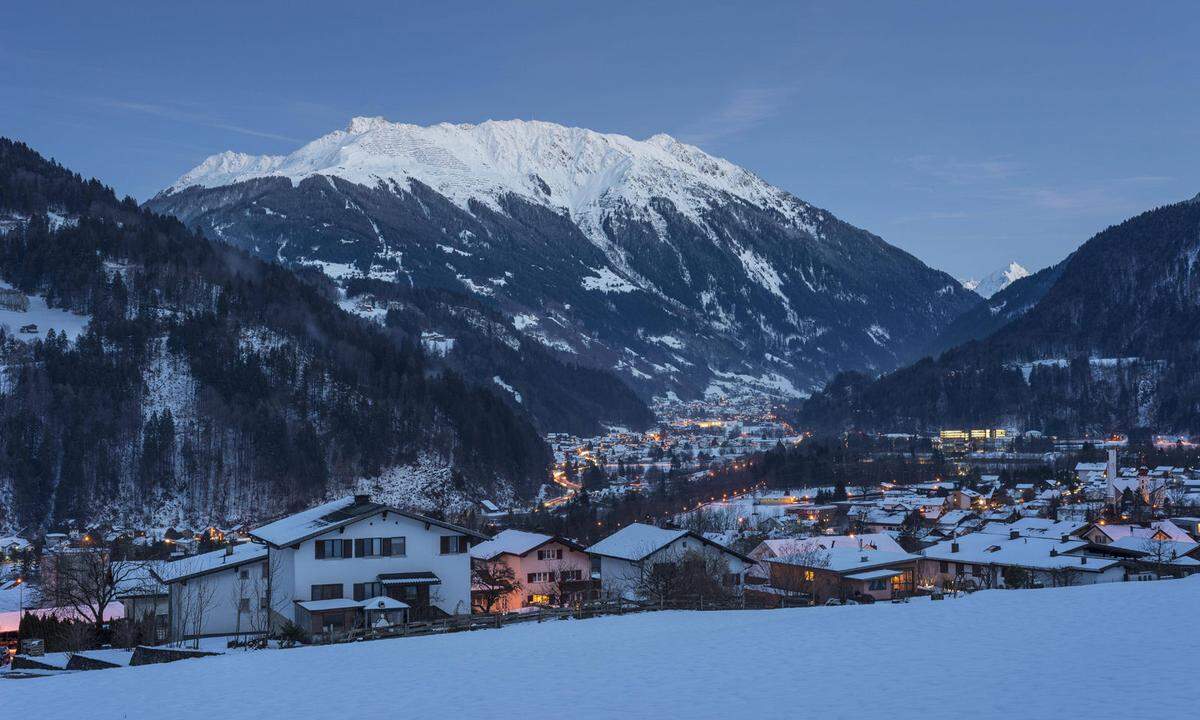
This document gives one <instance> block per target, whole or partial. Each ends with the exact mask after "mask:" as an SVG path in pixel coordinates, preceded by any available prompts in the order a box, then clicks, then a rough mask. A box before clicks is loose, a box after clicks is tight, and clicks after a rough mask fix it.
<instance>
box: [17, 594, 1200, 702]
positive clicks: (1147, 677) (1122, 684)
mask: <svg viewBox="0 0 1200 720" xmlns="http://www.w3.org/2000/svg"><path fill="white" fill-rule="evenodd" d="M1197 608H1200V579H1190V580H1177V581H1166V582H1156V583H1122V584H1111V585H1095V586H1090V587H1077V588H1065V589H1057V590H1033V591H991V592H984V593H979V594H977V595H975V596H972V597H969V598H966V599H962V600H953V601H944V602H940V603H933V602H928V601H925V602H913V603H912V604H909V605H877V606H860V607H845V608H815V609H793V610H775V611H744V612H723V613H685V612H672V613H649V614H644V615H637V616H626V617H609V618H602V619H594V620H582V621H560V622H554V623H547V624H542V625H536V624H529V625H524V626H515V627H509V628H505V629H503V630H486V631H478V632H474V633H464V634H457V635H447V636H440V637H421V638H408V639H395V640H383V641H377V642H371V643H362V644H358V645H340V646H333V647H320V648H304V649H298V650H286V651H265V652H256V653H249V654H242V653H237V654H234V655H230V656H225V657H218V658H207V659H201V660H190V661H184V662H180V663H176V664H173V665H159V666H148V667H140V668H124V669H119V670H104V671H96V672H88V673H79V674H75V675H69V676H61V677H55V678H47V679H38V680H23V681H9V682H4V683H3V685H2V686H0V696H2V697H3V698H4V705H5V707H6V709H7V710H8V711H9V712H10V713H11V714H10V715H9V717H34V716H36V717H80V716H86V717H89V718H99V719H107V718H125V717H128V718H141V717H170V718H172V719H173V720H186V719H189V718H204V719H205V720H210V719H211V718H258V719H259V720H269V719H271V718H287V719H288V720H296V719H298V718H310V717H311V718H317V717H322V718H328V717H354V718H384V717H389V718H390V717H401V716H404V717H430V718H438V719H439V720H441V719H453V718H463V719H464V720H465V719H467V718H477V717H491V716H511V715H525V714H528V713H529V712H530V708H533V707H537V708H539V710H538V711H536V712H535V716H536V715H542V714H545V713H546V712H549V713H551V714H552V715H553V716H555V717H562V718H572V719H573V718H578V719H590V718H612V717H624V718H689V719H696V718H738V717H747V718H785V717H787V718H795V717H835V718H838V717H864V716H867V715H876V714H880V713H884V714H886V715H887V716H888V717H893V718H907V717H919V718H951V717H953V718H959V717H971V718H1006V719H1010V718H1017V717H1020V718H1089V720H1099V719H1102V718H1117V717H1120V718H1130V717H1147V716H1154V717H1172V716H1173V717H1189V716H1192V715H1193V714H1194V713H1195V710H1196V708H1197V707H1200V705H1198V704H1200V680H1198V679H1197V675H1196V673H1195V666H1194V663H1191V662H1188V661H1187V660H1185V659H1184V656H1185V655H1186V651H1187V649H1188V648H1195V647H1196V646H1197V644H1198V643H1200V624H1197V623H1196V622H1195V620H1194V613H1195V611H1196V609H1197ZM1181 651H1182V652H1183V654H1182V655H1181ZM1121 688H1125V689H1126V690H1122V689H1121Z"/></svg>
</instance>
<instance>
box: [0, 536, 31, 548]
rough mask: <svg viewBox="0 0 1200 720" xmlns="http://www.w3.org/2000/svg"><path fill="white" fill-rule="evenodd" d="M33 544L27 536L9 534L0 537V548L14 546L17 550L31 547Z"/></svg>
mask: <svg viewBox="0 0 1200 720" xmlns="http://www.w3.org/2000/svg"><path fill="white" fill-rule="evenodd" d="M31 544H32V543H30V542H29V541H28V540H26V539H25V538H23V537H18V536H16V535H9V536H8V537H0V549H5V550H7V549H9V548H13V549H15V550H24V549H25V548H27V547H29V546H30V545H31Z"/></svg>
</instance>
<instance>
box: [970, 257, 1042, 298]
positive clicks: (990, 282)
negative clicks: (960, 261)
mask: <svg viewBox="0 0 1200 720" xmlns="http://www.w3.org/2000/svg"><path fill="white" fill-rule="evenodd" d="M1029 274H1030V273H1029V271H1028V270H1026V269H1025V268H1023V267H1021V266H1020V265H1019V264H1017V263H1016V262H1010V263H1009V264H1008V266H1007V267H1005V268H1002V269H1000V270H997V271H995V272H993V273H990V274H988V275H985V276H984V277H983V279H982V280H975V279H973V278H972V279H970V280H963V281H962V286H963V287H964V288H966V289H967V290H971V291H974V292H975V293H976V294H977V295H979V296H980V297H983V298H990V297H992V296H993V295H995V294H996V293H998V292H1000V291H1001V290H1003V289H1004V288H1006V287H1008V286H1009V285H1012V284H1013V283H1014V282H1016V281H1017V280H1020V279H1021V278H1023V277H1029Z"/></svg>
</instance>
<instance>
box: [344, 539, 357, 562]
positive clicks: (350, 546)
mask: <svg viewBox="0 0 1200 720" xmlns="http://www.w3.org/2000/svg"><path fill="white" fill-rule="evenodd" d="M353 552H354V542H353V541H351V540H343V541H342V557H344V558H348V557H354V555H353V554H352V553H353Z"/></svg>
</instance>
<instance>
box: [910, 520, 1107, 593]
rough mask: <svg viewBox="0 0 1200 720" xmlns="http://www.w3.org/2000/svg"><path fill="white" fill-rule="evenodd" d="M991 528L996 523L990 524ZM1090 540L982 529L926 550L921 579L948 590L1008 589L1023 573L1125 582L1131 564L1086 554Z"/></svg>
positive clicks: (1049, 582) (1049, 580)
mask: <svg viewBox="0 0 1200 720" xmlns="http://www.w3.org/2000/svg"><path fill="white" fill-rule="evenodd" d="M989 527H991V526H989ZM1087 546H1088V542H1087V541H1086V540H1079V539H1075V538H1072V537H1069V536H1068V535H1065V534H1064V535H1061V536H1060V537H1058V538H1053V537H1030V536H1026V535H1022V534H1020V531H1019V530H1011V531H1010V532H1009V534H1008V535H1002V534H998V533H994V532H986V531H985V532H976V533H971V534H970V535H963V536H962V537H958V538H953V539H951V540H945V541H943V542H940V543H937V544H936V545H932V546H930V547H928V548H926V549H925V550H924V551H922V553H921V554H922V555H923V556H924V559H923V560H922V561H921V563H920V567H919V578H918V583H919V584H920V585H922V586H925V587H939V588H945V587H948V586H950V585H951V584H954V585H962V584H963V583H969V584H972V585H974V586H976V587H991V588H999V587H1005V586H1006V585H1008V584H1010V583H1011V580H1012V579H1013V578H1015V577H1017V571H1020V572H1021V573H1022V574H1023V575H1024V580H1025V581H1026V582H1028V583H1029V584H1031V585H1042V586H1047V587H1049V586H1056V585H1091V584H1094V583H1103V582H1121V581H1123V580H1125V567H1124V565H1123V564H1122V563H1121V562H1120V561H1119V560H1115V559H1113V558H1106V557H1096V556H1090V555H1086V554H1084V552H1083V551H1084V549H1085V548H1086V547H1087Z"/></svg>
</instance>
